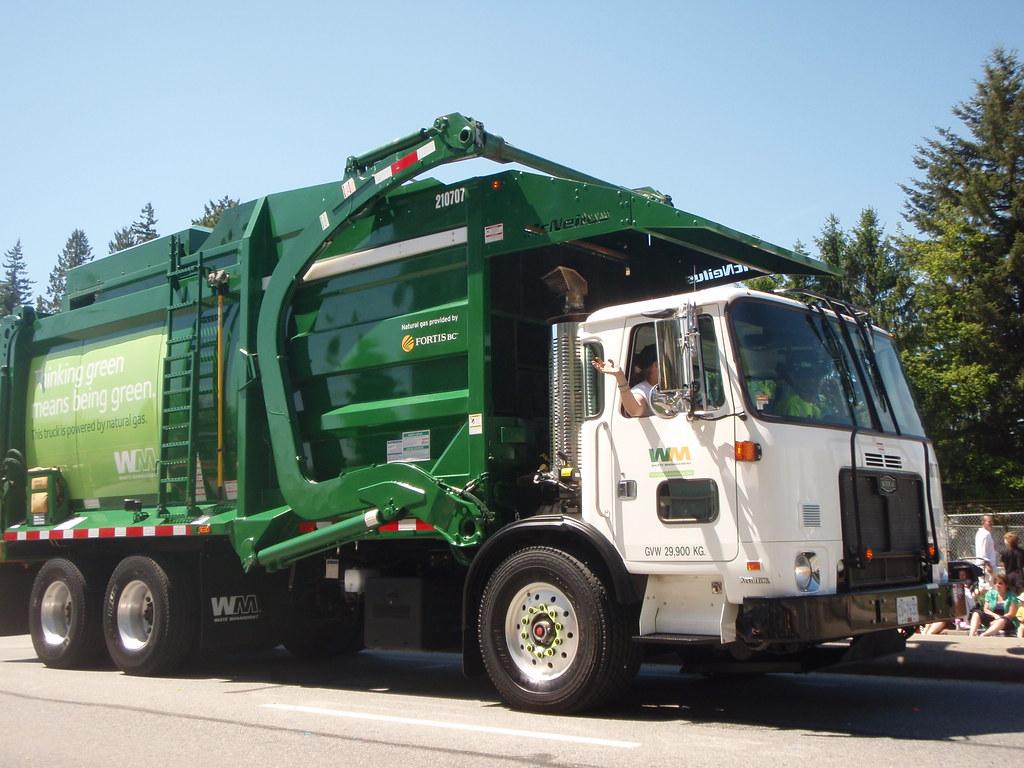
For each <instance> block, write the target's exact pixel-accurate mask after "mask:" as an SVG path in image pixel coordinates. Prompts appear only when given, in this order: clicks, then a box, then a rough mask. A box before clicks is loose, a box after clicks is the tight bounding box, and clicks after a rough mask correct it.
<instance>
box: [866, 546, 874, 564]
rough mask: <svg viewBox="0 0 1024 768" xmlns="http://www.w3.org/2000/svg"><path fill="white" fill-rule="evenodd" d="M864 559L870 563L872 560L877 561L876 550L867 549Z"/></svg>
mask: <svg viewBox="0 0 1024 768" xmlns="http://www.w3.org/2000/svg"><path fill="white" fill-rule="evenodd" d="M864 559H865V560H867V561H869V562H870V561H871V560H874V559H875V550H873V549H872V548H871V547H868V548H867V549H865V550H864Z"/></svg>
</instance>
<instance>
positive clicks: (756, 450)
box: [736, 440, 761, 461]
mask: <svg viewBox="0 0 1024 768" xmlns="http://www.w3.org/2000/svg"><path fill="white" fill-rule="evenodd" d="M760 458H761V445H760V443H753V442H751V441H750V440H742V441H740V442H738V443H736V461H758V460H759V459H760Z"/></svg>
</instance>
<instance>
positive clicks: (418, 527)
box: [377, 517, 434, 533]
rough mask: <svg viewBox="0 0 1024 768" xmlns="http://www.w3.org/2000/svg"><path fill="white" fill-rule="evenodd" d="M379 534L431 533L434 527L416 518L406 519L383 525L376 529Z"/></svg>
mask: <svg viewBox="0 0 1024 768" xmlns="http://www.w3.org/2000/svg"><path fill="white" fill-rule="evenodd" d="M377 530H379V531H380V532H381V533H394V532H396V531H432V530H434V526H432V525H431V524H430V523H425V522H423V521H422V520H420V519H419V518H416V517H407V518H405V519H404V520H397V521H395V522H392V523H384V525H382V526H381V527H380V528H378V529H377Z"/></svg>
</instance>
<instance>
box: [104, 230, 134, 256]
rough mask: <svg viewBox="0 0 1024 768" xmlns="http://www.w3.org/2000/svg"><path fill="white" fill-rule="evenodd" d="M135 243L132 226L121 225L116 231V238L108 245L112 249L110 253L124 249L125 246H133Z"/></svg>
mask: <svg viewBox="0 0 1024 768" xmlns="http://www.w3.org/2000/svg"><path fill="white" fill-rule="evenodd" d="M133 245H135V238H134V237H133V236H132V228H131V227H130V226H129V227H121V229H119V230H117V232H115V233H114V239H113V240H111V241H110V242H109V243H107V247H108V248H109V249H110V250H109V253H117V252H118V251H123V250H124V249H125V248H131V247H132V246H133Z"/></svg>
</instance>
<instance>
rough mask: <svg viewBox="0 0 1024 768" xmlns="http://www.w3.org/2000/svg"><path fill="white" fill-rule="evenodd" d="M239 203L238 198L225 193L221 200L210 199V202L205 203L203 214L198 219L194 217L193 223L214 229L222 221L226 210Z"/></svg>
mask: <svg viewBox="0 0 1024 768" xmlns="http://www.w3.org/2000/svg"><path fill="white" fill-rule="evenodd" d="M237 205H238V200H236V199H235V198H233V197H229V196H228V195H224V197H222V198H221V199H220V200H210V202H208V203H204V204H203V215H202V216H201V217H199V218H198V219H192V223H193V224H196V225H197V226H200V227H209V228H210V229H213V228H214V227H216V226H217V222H218V221H220V217H221V215H222V214H223V213H224V211H226V210H227V209H228V208H234V207H235V206H237Z"/></svg>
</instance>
